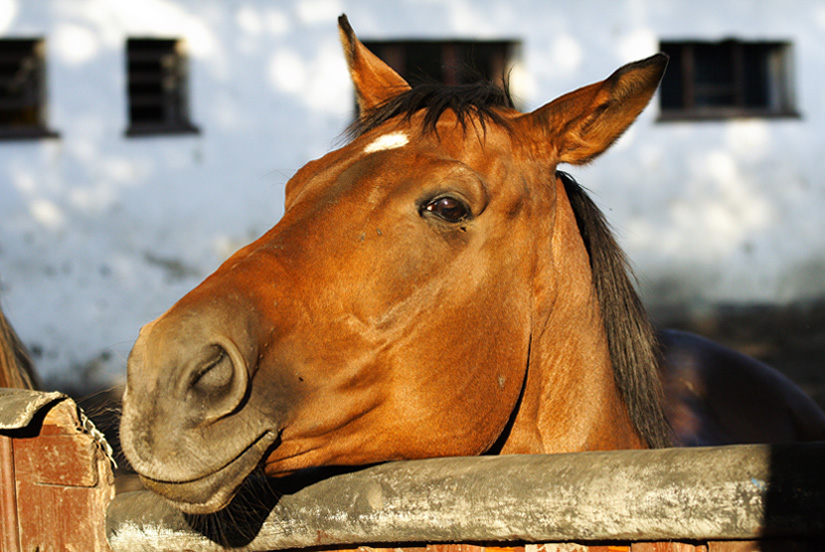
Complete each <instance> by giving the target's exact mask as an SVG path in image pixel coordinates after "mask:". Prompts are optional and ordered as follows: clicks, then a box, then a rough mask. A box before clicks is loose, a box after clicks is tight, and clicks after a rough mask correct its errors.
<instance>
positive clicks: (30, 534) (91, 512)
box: [17, 481, 109, 552]
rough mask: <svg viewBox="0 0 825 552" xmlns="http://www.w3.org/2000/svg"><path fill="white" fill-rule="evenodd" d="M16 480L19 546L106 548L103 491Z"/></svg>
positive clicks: (56, 548) (106, 501) (77, 548)
mask: <svg viewBox="0 0 825 552" xmlns="http://www.w3.org/2000/svg"><path fill="white" fill-rule="evenodd" d="M95 491H96V489H89V488H86V487H66V486H59V485H43V484H39V483H35V482H31V481H18V482H17V492H18V504H19V512H20V544H21V547H22V550H77V551H78V552H81V551H83V552H86V551H89V552H92V551H94V552H102V551H108V550H109V546H108V543H107V542H106V535H105V533H104V531H103V512H105V509H106V506H107V505H108V500H107V497H106V494H105V492H104V493H101V492H95Z"/></svg>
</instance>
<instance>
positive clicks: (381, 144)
mask: <svg viewBox="0 0 825 552" xmlns="http://www.w3.org/2000/svg"><path fill="white" fill-rule="evenodd" d="M409 143H410V139H409V138H408V137H407V135H406V134H404V133H403V132H391V133H390V134H385V135H383V136H379V137H378V138H377V139H376V140H375V141H374V142H372V143H370V144H369V145H368V146H367V147H365V148H364V153H373V152H376V151H384V150H389V149H395V148H400V147H401V146H406V145H407V144H409Z"/></svg>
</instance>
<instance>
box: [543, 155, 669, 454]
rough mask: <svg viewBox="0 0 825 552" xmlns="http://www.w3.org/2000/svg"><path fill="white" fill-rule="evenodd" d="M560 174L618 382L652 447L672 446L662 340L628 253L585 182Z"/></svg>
mask: <svg viewBox="0 0 825 552" xmlns="http://www.w3.org/2000/svg"><path fill="white" fill-rule="evenodd" d="M556 176H557V177H558V178H560V179H561V181H562V183H563V184H564V189H565V192H567V197H568V199H569V200H570V205H571V206H572V208H573V213H574V214H575V216H576V224H577V225H578V227H579V233H580V234H581V237H582V240H583V241H584V246H585V248H586V249H587V254H588V256H589V257H590V269H591V272H592V274H593V287H594V288H595V289H596V296H597V298H598V300H599V307H600V308H601V312H602V319H603V320H604V327H605V332H606V333H607V343H608V347H609V348H610V358H611V360H612V362H613V378H614V379H615V381H616V386H617V387H618V388H619V391H620V392H621V394H622V397H623V398H624V400H625V404H626V405H627V409H628V413H629V414H630V419H631V421H632V422H633V425H634V426H635V427H636V430H637V431H638V432H639V434H640V435H641V436H642V438H643V439H644V440H645V441H646V442H647V444H648V445H649V446H650V447H653V448H662V447H667V446H670V445H671V444H672V441H673V438H672V431H671V429H670V425H669V424H668V422H667V419H666V418H665V414H664V398H663V397H664V393H663V391H662V383H661V379H660V375H659V358H660V356H659V346H658V341H657V339H656V334H655V331H654V329H653V325H652V324H651V323H650V319H649V318H648V315H647V311H645V308H644V307H643V306H642V302H641V300H640V299H639V295H638V294H637V293H636V288H635V286H634V285H633V278H632V275H631V272H630V267H629V266H628V262H627V258H626V257H625V254H624V251H622V249H621V248H620V247H619V245H618V244H617V243H616V240H615V239H614V238H613V234H612V232H611V231H610V226H609V225H608V223H607V221H606V220H605V218H604V214H602V212H601V211H600V210H599V208H598V207H597V206H596V204H595V203H593V200H591V199H590V197H589V196H588V195H587V193H586V192H585V191H584V190H583V189H582V187H581V186H579V184H578V183H577V182H576V181H575V180H574V179H573V177H572V176H570V175H569V174H567V173H564V172H561V171H558V172H556Z"/></svg>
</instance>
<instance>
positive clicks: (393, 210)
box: [121, 18, 825, 513]
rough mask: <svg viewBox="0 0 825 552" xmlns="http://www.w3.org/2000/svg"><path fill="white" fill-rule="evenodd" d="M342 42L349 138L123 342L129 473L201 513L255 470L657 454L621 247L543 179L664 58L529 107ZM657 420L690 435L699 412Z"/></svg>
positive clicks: (592, 137) (653, 394) (562, 186)
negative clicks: (405, 70)
mask: <svg viewBox="0 0 825 552" xmlns="http://www.w3.org/2000/svg"><path fill="white" fill-rule="evenodd" d="M340 28H341V38H342V42H343V45H344V50H345V55H346V58H347V62H348V64H349V68H350V73H351V76H352V80H353V83H354V86H355V91H356V95H357V99H358V104H359V107H360V112H361V117H360V119H359V121H358V122H357V124H356V126H355V128H354V131H353V134H354V138H353V139H352V141H351V142H350V143H349V144H348V145H346V146H345V147H343V148H341V149H339V150H337V151H334V152H332V153H329V154H327V155H326V156H324V157H323V158H321V159H319V160H316V161H313V162H310V163H309V164H307V165H306V166H305V167H304V168H302V169H301V170H300V171H298V173H297V174H296V175H295V176H294V177H293V178H292V179H291V180H290V181H289V183H288V184H287V189H286V201H285V213H284V216H283V218H282V220H281V221H280V222H279V223H278V224H277V225H276V226H275V227H274V228H272V229H271V230H270V231H269V232H267V233H266V234H265V235H264V236H263V237H261V238H260V239H258V240H257V241H255V242H254V243H252V244H250V245H248V246H246V247H244V248H243V249H241V250H240V251H238V252H237V253H236V254H235V255H234V256H232V257H231V258H230V259H229V260H228V261H226V263H224V264H223V265H222V266H221V267H220V268H219V269H218V270H217V271H216V272H215V273H214V274H212V275H211V276H210V277H209V278H207V279H206V280H205V281H204V282H203V283H202V284H201V285H199V286H198V287H197V288H195V289H194V290H193V291H191V292H190V293H189V294H187V295H186V296H185V297H183V298H182V299H181V300H180V301H179V302H178V303H177V304H175V305H174V306H173V307H172V308H171V309H170V310H169V311H167V312H166V313H165V314H164V315H163V316H161V317H160V318H158V319H157V320H155V321H153V322H151V323H149V324H147V325H146V326H145V327H144V328H143V329H142V330H141V333H140V336H139V338H138V340H137V342H136V343H135V346H134V349H133V350H132V353H131V355H130V358H129V368H128V383H127V390H126V394H125V396H124V410H123V419H122V425H121V436H122V440H123V446H124V452H125V453H126V456H127V457H128V459H129V460H130V462H131V463H132V465H133V467H134V468H135V469H136V470H137V472H138V473H139V474H140V475H141V477H142V480H143V481H144V483H145V484H146V485H147V486H148V487H150V488H151V489H153V490H155V491H156V492H158V493H160V494H161V495H163V496H165V497H166V498H168V499H169V500H170V501H172V502H173V503H175V504H176V505H177V506H178V507H180V508H181V509H183V510H185V511H188V512H195V513H205V512H212V511H215V510H218V509H220V508H222V507H223V506H225V505H226V504H227V503H228V502H229V501H230V499H231V498H232V496H233V494H234V493H235V492H236V489H237V488H238V486H239V485H240V483H241V482H242V481H243V480H244V479H245V478H246V477H247V475H248V474H250V472H252V470H254V469H255V468H256V467H257V466H259V465H263V469H264V471H265V473H266V474H268V475H270V476H280V475H285V474H289V473H293V472H295V471H297V470H301V469H304V468H309V467H317V466H330V465H362V464H369V463H374V462H381V461H385V460H396V459H413V458H424V457H435V456H447V455H476V454H483V453H494V454H513V453H555V452H565V451H584V450H596V449H619V448H642V447H662V446H668V445H669V444H670V443H671V433H670V428H669V425H668V422H667V421H666V418H665V408H664V407H663V400H662V384H661V379H660V374H659V368H658V361H657V345H656V337H655V334H654V332H653V331H652V329H651V326H650V324H649V322H648V319H647V317H646V314H645V312H644V310H643V309H642V307H641V305H640V302H639V299H638V297H637V295H636V293H635V291H634V289H633V285H632V281H631V279H630V278H629V277H628V273H627V270H626V266H625V261H624V256H623V255H622V252H621V251H620V250H619V248H618V247H617V245H616V243H615V242H614V240H613V238H612V237H611V234H610V232H609V231H608V228H607V225H606V224H605V222H604V219H603V218H602V215H601V213H600V212H599V211H598V209H597V208H596V207H595V205H594V204H593V203H592V202H591V201H590V199H589V198H588V197H587V195H586V194H585V193H584V192H583V191H582V189H581V188H580V187H579V186H578V185H577V184H576V183H575V182H574V181H573V179H572V178H570V177H569V176H567V175H565V174H564V173H560V172H557V169H556V167H557V165H558V164H560V163H568V164H574V165H577V164H583V163H587V162H589V161H590V160H592V159H594V158H595V157H596V156H598V155H599V154H600V153H602V152H603V151H604V150H605V149H607V148H608V147H609V146H610V145H611V144H612V143H613V142H614V141H615V140H616V139H617V138H618V137H619V136H620V135H621V134H622V133H623V132H624V131H625V129H626V128H627V127H628V126H629V125H630V124H631V123H632V122H633V121H634V119H635V118H636V117H637V116H638V115H639V113H640V112H641V111H642V110H643V109H644V107H645V106H646V105H647V103H648V101H649V100H650V98H651V97H652V95H653V93H654V92H655V90H656V88H657V86H658V83H659V81H660V79H661V77H662V74H663V72H664V70H665V66H666V64H667V58H666V57H665V56H663V55H656V56H653V57H651V58H648V59H645V60H642V61H639V62H636V63H631V64H629V65H626V66H624V67H622V68H620V69H619V70H617V71H616V72H615V73H613V75H611V76H610V77H609V78H607V79H606V80H604V81H602V82H598V83H595V84H592V85H590V86H587V87H584V88H581V89H579V90H577V91H575V92H572V93H569V94H566V95H564V96H562V97H560V98H558V99H556V100H555V101H553V102H550V103H549V104H547V105H545V106H543V107H541V108H539V109H537V110H536V111H533V112H532V113H527V114H523V113H519V112H517V111H515V110H514V109H513V108H512V107H511V104H510V102H509V97H508V96H507V94H506V93H505V92H503V91H502V90H500V89H499V88H496V87H494V86H491V85H486V84H477V85H465V86H459V87H441V86H436V85H423V86H417V87H415V88H411V87H410V86H409V85H408V84H407V83H406V82H405V81H404V80H403V79H402V78H401V77H400V76H399V75H398V74H396V73H395V72H394V71H393V70H392V69H390V68H389V67H388V66H387V65H385V64H384V63H383V62H381V61H380V60H379V59H378V58H377V57H376V56H374V55H373V54H372V53H370V52H369V51H368V50H367V49H366V48H365V47H364V46H363V45H362V44H361V43H360V42H359V41H358V40H357V38H356V37H355V34H354V33H353V32H352V29H351V28H350V26H349V24H348V23H347V21H346V19H345V18H342V19H341V20H340ZM687 345H688V346H687V347H686V350H688V351H692V349H691V344H690V343H688V344H687ZM694 345H695V344H694ZM675 350H678V346H677V347H676V349H675ZM681 365H682V366H684V367H686V368H685V370H684V371H682V372H679V374H681V375H682V376H684V375H685V374H686V373H687V372H688V371H689V370H690V362H688V361H685V362H683V363H682V364H681ZM745 371H747V369H745ZM695 373H697V374H699V372H698V371H696V372H695ZM700 375H702V374H700ZM665 380H666V384H667V388H668V389H669V390H672V391H673V392H674V393H675V394H676V395H677V396H678V397H679V398H684V397H686V396H687V394H688V392H689V391H690V385H689V383H690V382H689V378H685V377H681V379H680V378H679V377H677V378H671V377H669V373H668V374H666V377H665ZM686 390H687V391H686ZM698 396H699V395H697V397H698ZM700 398H701V397H700ZM668 412H670V413H671V414H672V415H674V416H681V418H680V420H684V423H682V424H681V425H679V426H678V427H677V429H679V430H680V431H682V433H685V432H692V434H695V435H699V434H701V431H700V429H701V428H699V427H697V424H700V423H701V420H700V418H701V417H702V415H703V412H700V411H698V410H697V412H696V417H695V418H689V417H688V416H687V415H686V414H685V413H684V412H683V411H682V409H681V406H680V405H677V406H676V407H674V408H671V409H670V410H669V411H668ZM697 420H700V421H697ZM710 423H719V424H724V420H722V419H713V420H711V422H710ZM822 425H823V427H825V422H823V424H822ZM723 429H724V428H723ZM680 436H681V437H682V438H685V437H688V438H689V437H690V434H687V433H685V434H682V435H680ZM688 440H690V439H688Z"/></svg>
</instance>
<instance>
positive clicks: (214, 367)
mask: <svg viewBox="0 0 825 552" xmlns="http://www.w3.org/2000/svg"><path fill="white" fill-rule="evenodd" d="M212 349H214V356H213V358H212V359H210V360H207V361H206V363H205V364H204V365H203V366H202V367H201V368H200V369H199V370H197V371H196V372H195V373H194V374H193V376H192V381H191V383H190V388H192V389H195V390H197V391H199V392H202V393H205V394H208V395H213V394H215V393H219V392H220V391H221V389H223V388H226V387H229V386H230V384H231V383H232V379H233V378H234V376H235V373H234V372H235V370H234V367H233V365H232V359H230V358H229V355H228V354H227V353H226V351H225V350H224V348H223V347H221V346H220V345H213V346H212Z"/></svg>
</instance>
